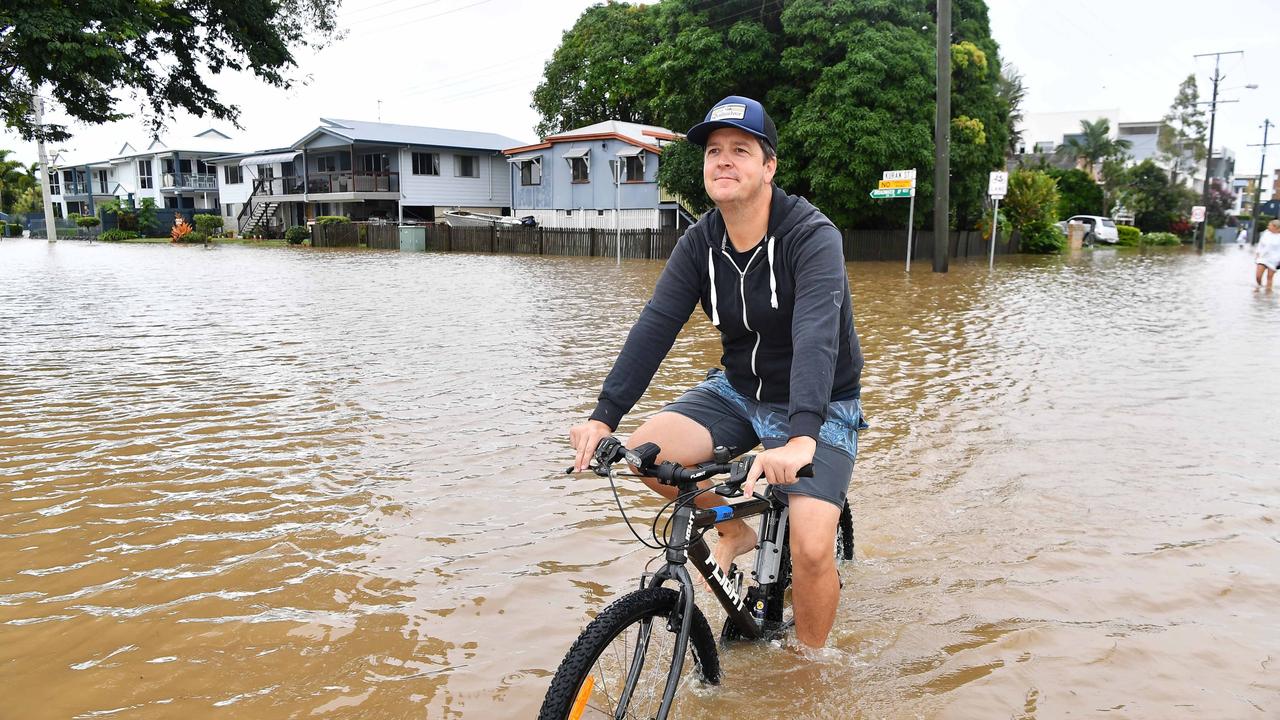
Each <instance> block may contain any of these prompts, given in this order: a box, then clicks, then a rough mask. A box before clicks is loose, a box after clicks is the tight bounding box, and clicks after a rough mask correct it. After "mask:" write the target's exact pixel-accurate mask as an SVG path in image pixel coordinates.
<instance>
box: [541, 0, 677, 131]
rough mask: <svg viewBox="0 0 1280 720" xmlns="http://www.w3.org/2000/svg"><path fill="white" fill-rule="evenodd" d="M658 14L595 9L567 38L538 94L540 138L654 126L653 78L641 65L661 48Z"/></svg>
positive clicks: (617, 8)
mask: <svg viewBox="0 0 1280 720" xmlns="http://www.w3.org/2000/svg"><path fill="white" fill-rule="evenodd" d="M655 21H656V13H655V12H654V11H653V10H652V9H651V8H648V7H645V6H632V5H625V4H620V3H615V2H610V3H608V4H607V5H594V6H592V7H589V8H587V9H586V11H584V12H583V13H582V15H581V16H579V18H578V21H577V22H576V23H574V25H573V27H572V28H570V29H569V30H566V31H565V32H564V35H563V36H562V37H561V42H560V46H559V47H557V48H556V50H555V53H553V54H552V56H551V60H549V61H548V62H547V64H546V66H545V67H544V69H543V80H542V82H541V83H539V84H538V87H537V88H535V89H534V91H533V104H532V107H533V109H535V110H537V111H538V114H539V115H541V117H542V121H541V122H540V123H538V126H537V128H536V131H537V133H538V135H539V136H540V137H545V136H547V135H554V134H555V133H558V132H562V131H565V130H572V129H573V128H576V127H581V126H583V125H590V124H592V123H597V122H600V121H602V120H621V121H623V122H636V123H650V122H651V120H652V114H653V109H652V107H651V103H650V102H649V100H648V99H649V98H650V97H651V96H652V94H653V82H652V80H651V78H652V75H651V74H649V73H648V72H647V71H646V70H645V69H644V68H643V66H642V63H643V62H644V61H645V59H646V58H647V57H648V55H649V53H651V52H652V51H653V48H654V45H655V43H656V42H657V34H656V30H657V27H656V22H655Z"/></svg>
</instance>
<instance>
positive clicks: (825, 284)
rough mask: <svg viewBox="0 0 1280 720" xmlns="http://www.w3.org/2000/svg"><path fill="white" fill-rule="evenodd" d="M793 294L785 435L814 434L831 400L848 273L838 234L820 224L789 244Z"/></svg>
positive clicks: (809, 435)
mask: <svg viewBox="0 0 1280 720" xmlns="http://www.w3.org/2000/svg"><path fill="white" fill-rule="evenodd" d="M793 247H794V248H795V253H794V257H793V259H792V263H793V265H792V267H793V268H794V275H795V288H796V299H795V308H794V311H793V313H792V317H791V346H792V358H791V397H790V406H789V409H788V416H789V421H790V427H791V437H800V436H808V437H811V438H814V439H815V440H816V439H817V437H818V430H819V428H821V427H822V423H823V421H824V420H826V417H827V405H828V404H829V403H830V402H831V386H832V383H833V382H834V379H835V367H836V354H837V349H838V345H839V342H840V316H841V311H842V310H843V306H844V303H846V302H848V294H849V290H848V276H847V275H845V266H844V251H843V249H842V247H841V241H840V233H839V231H837V230H836V229H835V228H834V227H832V226H831V225H827V224H823V225H820V226H819V227H818V228H816V229H815V230H814V231H813V234H812V235H811V236H810V237H809V238H806V239H805V240H804V241H802V242H798V243H794V245H793Z"/></svg>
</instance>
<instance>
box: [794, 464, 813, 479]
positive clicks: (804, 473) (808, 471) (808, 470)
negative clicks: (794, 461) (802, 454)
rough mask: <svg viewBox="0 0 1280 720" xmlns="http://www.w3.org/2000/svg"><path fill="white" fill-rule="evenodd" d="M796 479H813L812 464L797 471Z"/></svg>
mask: <svg viewBox="0 0 1280 720" xmlns="http://www.w3.org/2000/svg"><path fill="white" fill-rule="evenodd" d="M796 477H813V463H809V464H808V465H805V466H804V467H802V468H800V469H799V470H797V471H796Z"/></svg>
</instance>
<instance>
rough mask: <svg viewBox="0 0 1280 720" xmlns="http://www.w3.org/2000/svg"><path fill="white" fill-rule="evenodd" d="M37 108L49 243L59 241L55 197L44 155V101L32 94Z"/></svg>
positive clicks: (38, 145) (42, 188)
mask: <svg viewBox="0 0 1280 720" xmlns="http://www.w3.org/2000/svg"><path fill="white" fill-rule="evenodd" d="M31 96H32V99H33V100H35V106H36V108H35V109H36V155H37V156H38V157H37V159H38V160H39V161H40V197H41V199H42V200H43V202H44V232H45V235H46V236H47V237H48V238H49V242H51V243H54V242H57V241H58V227H57V225H55V224H54V222H53V197H52V196H51V195H50V194H49V163H48V161H46V159H45V154H44V135H42V134H40V133H42V132H43V130H44V100H43V99H41V97H40V93H39V92H33V93H32V94H31Z"/></svg>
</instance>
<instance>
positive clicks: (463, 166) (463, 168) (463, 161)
mask: <svg viewBox="0 0 1280 720" xmlns="http://www.w3.org/2000/svg"><path fill="white" fill-rule="evenodd" d="M456 158H457V162H456V163H455V164H454V173H453V174H454V175H456V176H458V177H473V178H478V177H480V158H479V157H478V156H476V155H458V156H456Z"/></svg>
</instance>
